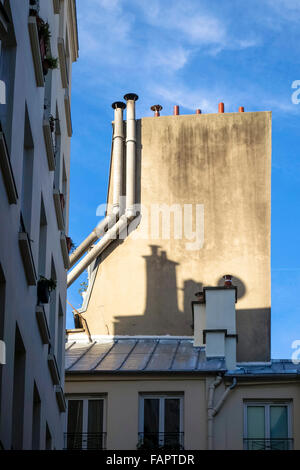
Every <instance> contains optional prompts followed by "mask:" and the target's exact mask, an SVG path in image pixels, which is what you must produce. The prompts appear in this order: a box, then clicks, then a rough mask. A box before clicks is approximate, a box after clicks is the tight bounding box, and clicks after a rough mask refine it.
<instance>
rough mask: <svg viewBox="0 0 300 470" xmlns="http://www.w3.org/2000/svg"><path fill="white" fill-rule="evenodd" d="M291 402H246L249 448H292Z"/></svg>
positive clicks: (246, 428) (245, 440)
mask: <svg viewBox="0 0 300 470" xmlns="http://www.w3.org/2000/svg"><path fill="white" fill-rule="evenodd" d="M290 408H291V404H290V403H286V402H285V403H284V402H275V401H274V402H270V403H258V402H255V403H254V402H253V403H246V404H245V411H244V412H245V418H244V422H245V431H244V433H245V439H244V443H245V445H244V447H245V449H247V450H290V449H291V448H292V442H293V440H292V439H291V412H290V411H291V410H290Z"/></svg>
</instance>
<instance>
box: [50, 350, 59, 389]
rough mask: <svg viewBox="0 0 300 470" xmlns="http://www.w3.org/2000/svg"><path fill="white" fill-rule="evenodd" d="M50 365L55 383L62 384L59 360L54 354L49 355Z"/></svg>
mask: <svg viewBox="0 0 300 470" xmlns="http://www.w3.org/2000/svg"><path fill="white" fill-rule="evenodd" d="M48 367H49V371H50V375H51V378H52V382H53V385H60V376H59V372H58V367H57V362H56V359H55V356H54V355H53V354H49V355H48Z"/></svg>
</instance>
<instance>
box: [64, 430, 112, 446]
mask: <svg viewBox="0 0 300 470" xmlns="http://www.w3.org/2000/svg"><path fill="white" fill-rule="evenodd" d="M64 437H65V443H64V448H65V450H105V449H106V432H85V433H79V432H71V433H70V432H68V433H65V436H64Z"/></svg>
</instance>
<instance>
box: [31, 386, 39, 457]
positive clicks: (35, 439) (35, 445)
mask: <svg viewBox="0 0 300 470" xmlns="http://www.w3.org/2000/svg"><path fill="white" fill-rule="evenodd" d="M40 432H41V399H40V394H39V391H38V388H37V386H36V383H35V382H34V385H33V406H32V449H33V450H39V448H40Z"/></svg>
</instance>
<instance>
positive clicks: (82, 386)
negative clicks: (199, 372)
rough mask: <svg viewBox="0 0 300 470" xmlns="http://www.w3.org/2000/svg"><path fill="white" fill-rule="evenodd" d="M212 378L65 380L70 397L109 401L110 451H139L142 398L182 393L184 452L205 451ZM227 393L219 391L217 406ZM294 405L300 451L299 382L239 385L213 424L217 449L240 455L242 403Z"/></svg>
mask: <svg viewBox="0 0 300 470" xmlns="http://www.w3.org/2000/svg"><path fill="white" fill-rule="evenodd" d="M211 380H213V378H208V379H207V380H206V379H205V378H204V377H203V378H201V377H191V376H189V377H184V376H181V377H180V375H179V374H178V375H176V376H175V375H174V377H171V376H169V377H159V376H157V377H154V376H152V377H148V378H147V377H145V376H144V377H142V378H141V376H140V377H138V376H132V377H131V378H129V377H124V378H123V379H122V378H120V377H119V378H118V377H116V376H115V377H113V376H107V377H106V378H104V377H102V378H99V377H96V376H90V377H88V376H84V377H83V376H77V377H76V376H72V377H70V376H68V375H67V377H66V384H65V392H66V398H68V397H70V396H71V395H79V396H86V395H97V394H98V395H103V394H104V395H105V396H106V407H107V408H106V410H107V412H106V423H105V427H106V431H107V449H108V450H113V449H128V450H134V449H136V445H137V442H138V418H139V394H140V393H153V392H157V393H158V392H159V393H161V394H165V393H168V392H178V393H183V394H184V403H183V416H184V418H183V419H184V447H185V450H192V449H193V450H202V449H207V393H206V390H207V387H208V384H209V383H210V381H211ZM224 390H225V388H224V386H223V384H222V385H220V386H219V387H218V388H217V389H216V393H215V399H214V404H215V405H216V404H217V403H218V401H219V399H220V397H221V396H222V394H223V392H224ZM251 399H256V400H260V401H264V400H266V401H268V400H276V399H278V400H291V402H292V415H293V416H292V437H293V438H294V449H298V450H299V449H300V387H299V382H298V383H297V382H294V383H293V382H290V383H289V382H286V383H285V382H281V383H280V382H278V383H276V381H274V383H263V382H261V383H258V382H257V381H256V383H255V382H253V383H252V384H250V383H248V384H245V385H243V384H242V383H239V384H238V386H237V387H236V388H235V389H234V390H233V391H232V392H231V393H230V395H229V396H228V398H227V400H226V402H225V404H224V405H223V407H222V408H221V410H220V412H219V414H218V415H217V416H216V417H215V419H214V449H216V450H217V449H225V450H231V449H235V450H242V449H243V437H244V415H243V413H244V400H251Z"/></svg>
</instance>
